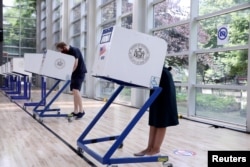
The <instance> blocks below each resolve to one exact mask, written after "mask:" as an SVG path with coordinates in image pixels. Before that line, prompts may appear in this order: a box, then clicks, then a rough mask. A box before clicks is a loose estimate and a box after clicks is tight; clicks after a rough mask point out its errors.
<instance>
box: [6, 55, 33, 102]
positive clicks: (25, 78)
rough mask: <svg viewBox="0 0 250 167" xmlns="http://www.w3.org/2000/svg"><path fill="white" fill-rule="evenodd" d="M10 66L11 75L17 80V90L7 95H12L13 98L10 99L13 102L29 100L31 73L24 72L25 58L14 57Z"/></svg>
mask: <svg viewBox="0 0 250 167" xmlns="http://www.w3.org/2000/svg"><path fill="white" fill-rule="evenodd" d="M8 65H9V66H8V69H9V70H10V72H11V74H12V75H15V78H16V80H15V83H16V88H15V89H16V90H12V91H9V92H6V94H12V96H10V99H12V100H13V99H15V100H24V99H29V96H28V91H29V90H28V86H29V77H31V73H29V72H26V71H24V58H21V57H13V58H12V59H11V61H10V64H8ZM22 89H23V90H22Z"/></svg>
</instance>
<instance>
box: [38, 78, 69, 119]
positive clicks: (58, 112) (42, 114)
mask: <svg viewBox="0 0 250 167" xmlns="http://www.w3.org/2000/svg"><path fill="white" fill-rule="evenodd" d="M59 83H60V80H57V81H56V83H55V84H54V86H53V87H52V88H51V89H50V90H49V92H48V93H47V94H46V96H45V97H44V98H42V99H41V101H40V102H39V103H38V104H37V105H36V107H35V108H34V109H33V117H34V118H36V116H38V117H39V121H40V122H42V121H43V120H42V118H43V117H67V116H68V114H60V108H56V109H50V106H51V105H52V103H53V102H54V101H55V100H56V99H57V98H58V96H59V95H60V94H61V93H62V92H63V90H64V89H65V88H66V87H67V86H68V85H69V84H70V80H68V81H65V84H64V85H63V87H62V88H61V89H60V90H58V92H57V93H56V94H55V96H54V97H53V98H52V99H51V100H50V102H48V104H46V105H45V107H44V108H43V109H41V110H39V109H38V107H40V106H41V104H43V102H44V101H45V100H46V98H47V97H48V96H49V95H50V93H51V92H52V91H53V90H54V89H55V88H56V87H57V85H58V84H59ZM50 111H57V114H45V112H50Z"/></svg>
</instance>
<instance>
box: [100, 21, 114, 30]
mask: <svg viewBox="0 0 250 167" xmlns="http://www.w3.org/2000/svg"><path fill="white" fill-rule="evenodd" d="M114 25H115V22H111V23H108V24H105V25H103V26H102V28H103V29H105V28H108V27H112V26H114Z"/></svg>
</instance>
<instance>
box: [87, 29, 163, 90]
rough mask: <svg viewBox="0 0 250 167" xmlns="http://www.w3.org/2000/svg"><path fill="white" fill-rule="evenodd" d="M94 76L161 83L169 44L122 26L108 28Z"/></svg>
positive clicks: (125, 80)
mask: <svg viewBox="0 0 250 167" xmlns="http://www.w3.org/2000/svg"><path fill="white" fill-rule="evenodd" d="M99 49H100V51H99V55H98V56H97V57H96V59H95V62H94V65H93V69H92V75H93V76H96V77H101V78H102V77H104V78H110V79H115V80H118V81H122V82H125V83H129V84H134V85H138V86H143V87H148V88H152V87H154V86H159V81H160V77H161V72H162V68H163V65H164V59H165V56H166V51H167V43H166V42H165V41H164V40H163V39H161V38H158V37H154V36H151V35H147V34H143V33H140V32H136V31H134V30H129V29H126V28H122V27H116V26H115V27H110V28H107V29H104V30H103V32H102V34H101V40H100V44H99Z"/></svg>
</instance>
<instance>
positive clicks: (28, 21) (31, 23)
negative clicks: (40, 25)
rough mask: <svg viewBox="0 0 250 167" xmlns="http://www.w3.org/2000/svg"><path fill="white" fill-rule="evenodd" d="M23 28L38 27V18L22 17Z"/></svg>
mask: <svg viewBox="0 0 250 167" xmlns="http://www.w3.org/2000/svg"><path fill="white" fill-rule="evenodd" d="M21 25H22V28H26V27H28V28H33V29H36V20H35V19H22V20H21Z"/></svg>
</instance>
